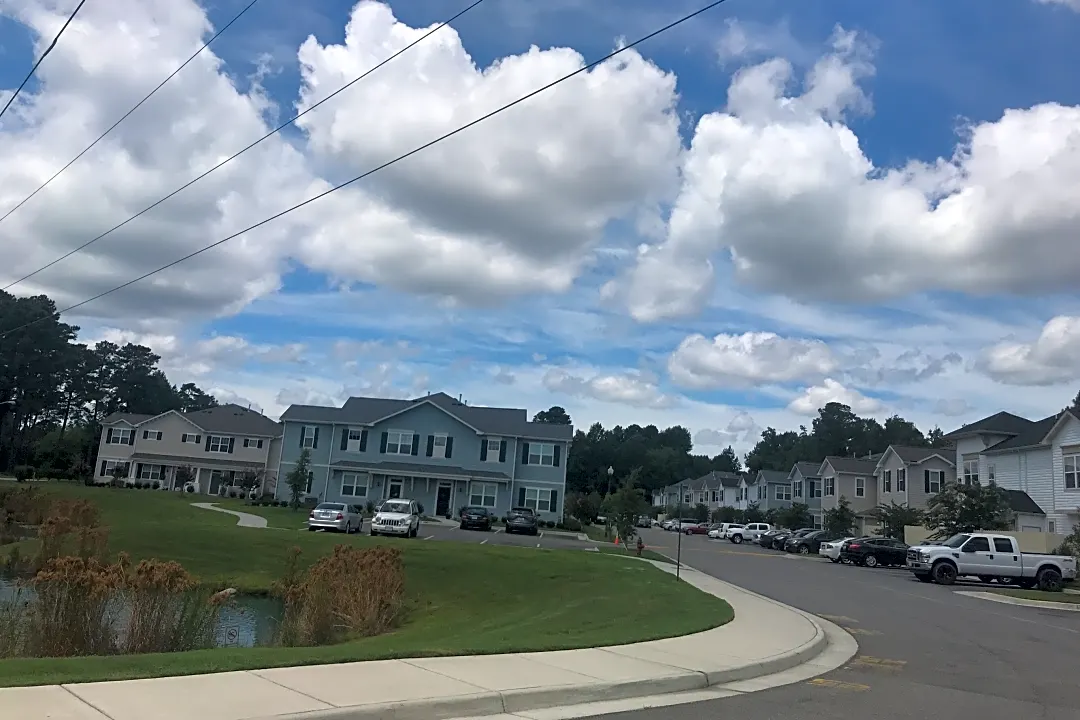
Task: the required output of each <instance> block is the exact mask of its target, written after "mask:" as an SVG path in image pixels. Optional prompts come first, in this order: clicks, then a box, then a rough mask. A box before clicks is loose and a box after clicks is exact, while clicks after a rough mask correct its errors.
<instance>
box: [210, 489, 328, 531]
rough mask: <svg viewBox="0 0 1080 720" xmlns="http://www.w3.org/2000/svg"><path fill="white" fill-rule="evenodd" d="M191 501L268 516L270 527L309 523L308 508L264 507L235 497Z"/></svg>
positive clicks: (295, 526)
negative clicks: (210, 503)
mask: <svg viewBox="0 0 1080 720" xmlns="http://www.w3.org/2000/svg"><path fill="white" fill-rule="evenodd" d="M189 502H212V503H214V504H216V505H217V506H218V507H219V508H222V509H224V510H236V511H238V512H244V513H247V514H249V515H258V516H259V517H264V518H266V524H267V526H269V527H276V528H289V529H292V530H298V529H300V528H303V527H305V526H306V525H307V517H308V512H309V510H308V509H307V508H298V509H296V510H293V509H292V508H290V507H262V506H259V505H248V504H247V501H245V500H237V499H235V498H210V499H204V498H202V496H200V497H199V499H197V500H189ZM233 522H234V523H235V522H236V520H235V518H234V519H233Z"/></svg>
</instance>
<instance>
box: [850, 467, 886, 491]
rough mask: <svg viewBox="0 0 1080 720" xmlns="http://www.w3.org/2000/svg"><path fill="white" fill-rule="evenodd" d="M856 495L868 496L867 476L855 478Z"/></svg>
mask: <svg viewBox="0 0 1080 720" xmlns="http://www.w3.org/2000/svg"><path fill="white" fill-rule="evenodd" d="M885 472H889V471H888V470H886V471H885ZM855 497H866V478H861V477H857V478H855Z"/></svg>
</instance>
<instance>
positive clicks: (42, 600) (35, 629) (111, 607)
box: [25, 557, 121, 657]
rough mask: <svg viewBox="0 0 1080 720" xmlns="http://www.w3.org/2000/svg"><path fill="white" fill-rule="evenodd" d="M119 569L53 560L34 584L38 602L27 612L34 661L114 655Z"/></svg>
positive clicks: (29, 648) (29, 646) (79, 560)
mask: <svg viewBox="0 0 1080 720" xmlns="http://www.w3.org/2000/svg"><path fill="white" fill-rule="evenodd" d="M119 570H120V568H119V567H118V566H117V565H111V566H109V565H102V564H101V563H100V562H98V561H97V560H83V559H82V558H77V557H63V558H56V559H53V560H50V561H49V562H48V563H47V564H46V565H45V567H44V568H43V569H42V570H41V571H40V572H39V573H38V574H37V575H35V576H34V579H33V580H32V581H31V584H32V586H33V588H34V592H35V593H36V595H37V598H36V599H35V601H34V602H33V603H31V604H30V606H29V608H28V610H27V614H28V618H27V633H26V637H27V643H26V645H27V647H26V649H25V654H27V655H30V656H31V657H71V656H75V655H107V654H109V653H111V652H114V651H115V642H114V630H113V628H114V627H115V625H116V621H117V617H116V613H117V607H116V603H113V602H110V601H111V599H112V595H113V592H114V591H115V590H116V589H117V588H118V587H119V586H120V583H121V573H120V572H119Z"/></svg>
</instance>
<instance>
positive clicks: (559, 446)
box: [552, 445, 562, 467]
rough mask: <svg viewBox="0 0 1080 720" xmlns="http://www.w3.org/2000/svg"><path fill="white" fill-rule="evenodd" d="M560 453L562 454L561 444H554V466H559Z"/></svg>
mask: <svg viewBox="0 0 1080 720" xmlns="http://www.w3.org/2000/svg"><path fill="white" fill-rule="evenodd" d="M561 454H562V446H561V445H556V446H555V459H554V460H552V462H553V463H554V465H555V467H559V456H560V455H561Z"/></svg>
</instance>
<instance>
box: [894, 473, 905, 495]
mask: <svg viewBox="0 0 1080 720" xmlns="http://www.w3.org/2000/svg"><path fill="white" fill-rule="evenodd" d="M896 492H907V468H900V469H899V470H897V471H896Z"/></svg>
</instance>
